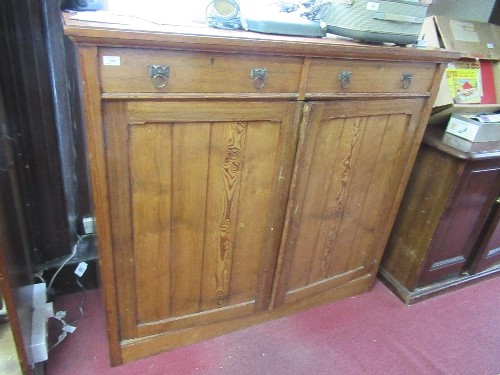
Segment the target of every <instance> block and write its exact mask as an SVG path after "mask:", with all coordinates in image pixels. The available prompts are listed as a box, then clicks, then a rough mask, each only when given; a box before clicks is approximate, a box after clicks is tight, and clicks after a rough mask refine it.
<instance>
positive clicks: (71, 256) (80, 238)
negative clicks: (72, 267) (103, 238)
mask: <svg viewBox="0 0 500 375" xmlns="http://www.w3.org/2000/svg"><path fill="white" fill-rule="evenodd" d="M90 236H93V234H84V235H83V236H79V237H78V240H77V241H76V243H75V245H74V246H73V250H72V251H71V254H70V255H69V256H68V257H67V258H66V259H65V260H64V261H63V262H62V263H61V265H60V266H59V268H58V269H57V271H56V272H55V273H54V275H52V278H51V279H50V282H49V285H48V286H47V289H50V288H52V284H53V283H54V280H55V278H56V276H57V275H58V274H59V272H61V270H62V269H63V267H64V266H65V265H66V264H67V263H68V262H69V261H70V260H71V259H73V257H74V256H75V255H76V251H77V249H78V245H79V244H80V242H81V241H82V240H83V239H84V238H86V237H90Z"/></svg>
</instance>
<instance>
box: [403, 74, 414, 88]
mask: <svg viewBox="0 0 500 375" xmlns="http://www.w3.org/2000/svg"><path fill="white" fill-rule="evenodd" d="M412 78H413V73H403V74H402V75H401V87H402V88H404V89H405V90H406V89H408V88H410V86H411V80H412Z"/></svg>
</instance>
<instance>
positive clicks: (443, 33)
mask: <svg viewBox="0 0 500 375" xmlns="http://www.w3.org/2000/svg"><path fill="white" fill-rule="evenodd" d="M421 37H422V39H424V40H425V41H426V42H427V45H428V46H430V47H439V48H445V49H449V50H454V51H458V52H460V53H462V54H463V58H462V59H461V60H459V61H458V62H457V63H456V64H454V65H452V66H450V67H449V68H448V69H447V71H446V73H445V77H443V79H442V81H441V87H440V90H439V93H438V96H437V99H436V101H435V104H434V110H433V115H432V116H431V120H430V124H444V123H447V122H448V121H449V120H450V118H451V115H452V114H454V115H455V116H454V118H455V120H454V121H455V122H457V120H456V119H458V118H459V114H460V113H462V114H464V116H465V117H467V118H470V117H474V115H478V114H482V113H494V112H496V111H499V110H500V27H499V26H496V25H493V24H489V23H483V22H474V21H463V20H454V19H451V18H449V17H444V16H434V17H429V18H428V19H427V20H426V23H425V25H424V28H423V30H422V35H421ZM465 114H467V115H465ZM462 120H463V118H462ZM472 121H474V120H472ZM469 123H470V122H469ZM473 126H475V127H478V128H480V127H481V126H490V124H487V123H482V122H477V123H474V124H473ZM455 130H456V126H455ZM483 131H484V129H483ZM483 131H481V130H480V129H479V133H482V132H483ZM499 131H500V130H499ZM463 133H464V134H465V133H466V132H463ZM486 133H488V134H492V138H498V137H499V136H500V135H499V136H496V135H495V134H496V131H487V132H486ZM486 133H484V134H486ZM455 134H456V133H455ZM456 135H457V134H456ZM463 138H465V136H464V137H463ZM469 138H470V136H469ZM466 139H467V138H466ZM479 139H481V140H482V141H488V140H489V138H488V137H486V138H482V137H480V138H477V139H474V138H473V139H469V140H470V141H476V142H477V141H478V140H479ZM491 140H494V139H491Z"/></svg>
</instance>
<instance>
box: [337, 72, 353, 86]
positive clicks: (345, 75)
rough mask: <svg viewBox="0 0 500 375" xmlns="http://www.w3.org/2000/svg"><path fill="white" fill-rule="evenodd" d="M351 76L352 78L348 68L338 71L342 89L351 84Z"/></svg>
mask: <svg viewBox="0 0 500 375" xmlns="http://www.w3.org/2000/svg"><path fill="white" fill-rule="evenodd" d="M351 78H352V72H350V71H348V70H344V71H342V72H340V74H339V81H340V86H341V87H342V88H343V89H346V88H348V87H349V86H351Z"/></svg>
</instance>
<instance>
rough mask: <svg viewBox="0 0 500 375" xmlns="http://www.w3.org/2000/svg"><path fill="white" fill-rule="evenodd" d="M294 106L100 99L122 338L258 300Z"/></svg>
mask: <svg viewBox="0 0 500 375" xmlns="http://www.w3.org/2000/svg"><path fill="white" fill-rule="evenodd" d="M298 109H299V106H298V104H295V103H279V102H277V103H251V102H244V103H237V102H211V103H210V104H208V105H207V103H204V102H201V103H187V102H183V103H165V102H163V103H160V102H159V103H147V102H145V103H141V102H128V103H121V102H106V103H105V104H104V106H103V112H104V126H105V133H106V138H107V164H108V165H107V168H108V191H109V198H110V206H111V212H110V215H111V218H110V219H111V220H110V222H111V228H112V238H113V249H112V252H113V254H114V259H115V270H116V278H117V286H116V289H117V296H118V305H119V312H120V314H119V315H120V320H121V321H120V324H121V328H122V338H123V339H128V338H134V337H139V336H144V335H151V334H156V333H160V332H165V331H169V330H177V329H182V328H187V327H192V326H194V325H197V324H205V323H211V322H214V321H219V320H222V319H227V318H231V317H236V316H240V315H245V314H250V313H252V312H254V311H259V310H262V309H264V308H267V306H268V301H269V298H270V293H271V289H272V281H273V279H272V275H273V269H274V267H275V263H276V258H277V254H278V246H279V239H280V237H281V233H280V228H281V227H282V223H283V219H284V212H285V206H286V198H287V193H288V186H289V181H290V177H291V169H292V161H293V160H292V157H291V155H293V154H294V150H295V146H296V133H297V132H296V128H297V126H296V123H297V115H298Z"/></svg>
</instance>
